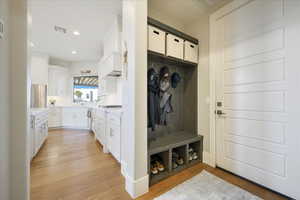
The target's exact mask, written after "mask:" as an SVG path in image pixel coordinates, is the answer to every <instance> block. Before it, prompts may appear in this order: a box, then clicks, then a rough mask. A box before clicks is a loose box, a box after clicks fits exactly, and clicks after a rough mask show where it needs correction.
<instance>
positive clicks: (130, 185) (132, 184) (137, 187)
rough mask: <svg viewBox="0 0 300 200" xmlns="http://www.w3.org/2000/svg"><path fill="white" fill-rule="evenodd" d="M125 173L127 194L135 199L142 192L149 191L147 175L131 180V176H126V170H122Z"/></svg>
mask: <svg viewBox="0 0 300 200" xmlns="http://www.w3.org/2000/svg"><path fill="white" fill-rule="evenodd" d="M123 173H124V174H125V179H126V186H125V188H126V191H127V192H128V193H129V195H130V196H131V197H132V198H133V199H135V198H137V197H139V196H142V195H143V194H146V193H147V192H148V191H149V176H148V175H146V176H144V177H142V178H139V179H138V180H133V179H132V177H130V176H128V174H127V173H126V172H122V174H123Z"/></svg>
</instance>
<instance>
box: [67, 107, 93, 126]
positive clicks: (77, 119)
mask: <svg viewBox="0 0 300 200" xmlns="http://www.w3.org/2000/svg"><path fill="white" fill-rule="evenodd" d="M88 110H89V109H88V108H85V107H62V127H65V128H75V129H90V127H89V118H88Z"/></svg>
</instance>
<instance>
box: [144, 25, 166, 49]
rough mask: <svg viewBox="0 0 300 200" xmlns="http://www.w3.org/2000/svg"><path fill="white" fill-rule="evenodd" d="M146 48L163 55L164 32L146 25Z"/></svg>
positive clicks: (164, 45) (164, 46)
mask: <svg viewBox="0 0 300 200" xmlns="http://www.w3.org/2000/svg"><path fill="white" fill-rule="evenodd" d="M148 50H150V51H154V52H157V53H160V54H163V55H165V53H166V32H164V31H162V30H160V29H158V28H156V27H154V26H150V25H148Z"/></svg>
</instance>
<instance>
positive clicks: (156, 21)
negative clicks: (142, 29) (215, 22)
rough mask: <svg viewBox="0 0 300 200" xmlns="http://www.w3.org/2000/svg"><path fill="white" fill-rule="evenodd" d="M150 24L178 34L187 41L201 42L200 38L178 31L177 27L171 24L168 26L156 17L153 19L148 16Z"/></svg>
mask: <svg viewBox="0 0 300 200" xmlns="http://www.w3.org/2000/svg"><path fill="white" fill-rule="evenodd" d="M148 24H149V25H151V26H155V27H156V28H159V29H161V30H163V31H165V32H167V33H171V34H173V35H176V36H178V37H180V38H182V39H185V40H187V41H190V42H192V43H194V44H199V41H198V39H196V38H194V37H192V36H190V35H187V34H185V33H183V32H181V31H178V30H176V29H175V28H172V27H171V26H168V25H166V24H163V23H161V22H160V21H158V20H156V19H153V18H151V17H148Z"/></svg>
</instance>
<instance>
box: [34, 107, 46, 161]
mask: <svg viewBox="0 0 300 200" xmlns="http://www.w3.org/2000/svg"><path fill="white" fill-rule="evenodd" d="M47 137H48V111H45V112H41V113H39V114H35V115H31V137H30V157H31V159H32V158H33V157H34V156H35V155H36V154H37V153H38V152H39V150H40V149H41V147H42V146H43V144H44V142H45V140H46V139H47Z"/></svg>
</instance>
